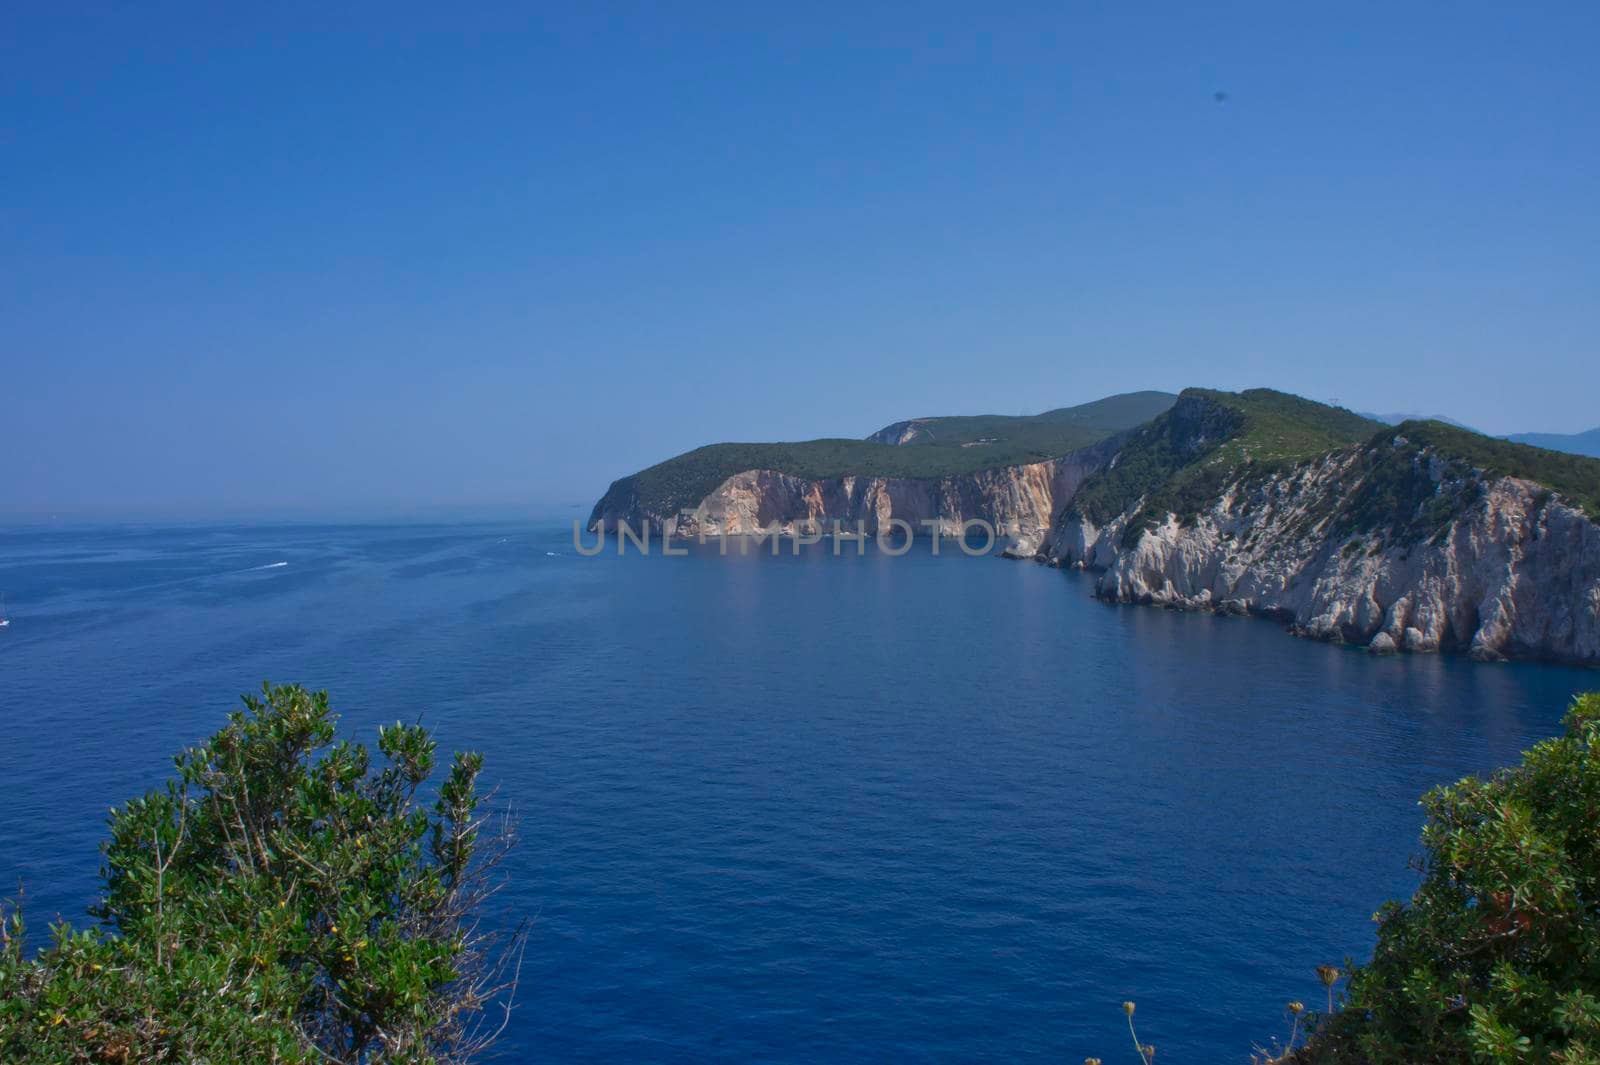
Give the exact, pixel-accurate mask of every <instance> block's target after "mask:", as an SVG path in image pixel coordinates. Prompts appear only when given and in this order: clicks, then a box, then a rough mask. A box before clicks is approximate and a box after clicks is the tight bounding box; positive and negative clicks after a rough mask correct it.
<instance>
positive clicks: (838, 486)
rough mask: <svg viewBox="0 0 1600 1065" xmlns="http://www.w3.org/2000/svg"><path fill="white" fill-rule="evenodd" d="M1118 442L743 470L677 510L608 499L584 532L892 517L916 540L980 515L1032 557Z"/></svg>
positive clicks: (731, 529) (785, 527)
mask: <svg viewBox="0 0 1600 1065" xmlns="http://www.w3.org/2000/svg"><path fill="white" fill-rule="evenodd" d="M1118 443H1119V440H1118V439H1117V438H1112V439H1109V440H1105V441H1102V442H1101V443H1099V444H1095V445H1093V446H1090V447H1087V448H1083V449H1081V450H1079V451H1074V452H1072V453H1071V454H1069V455H1067V456H1065V457H1063V458H1059V459H1052V460H1050V461H1048V462H1035V463H1029V464H1027V465H1021V466H1004V467H999V468H996V469H990V470H979V471H977V472H976V473H969V474H957V475H952V476H948V477H939V478H928V479H914V478H895V477H855V476H845V477H834V478H828V479H824V480H812V479H807V478H802V477H796V476H793V475H790V474H786V473H780V472H777V471H775V470H746V471H744V472H742V473H737V474H735V475H733V476H732V477H729V478H728V479H727V480H725V481H723V482H722V483H721V484H720V485H718V486H717V488H716V489H715V491H713V492H712V493H711V494H710V495H708V496H706V498H705V499H703V500H701V501H700V503H699V505H697V506H695V507H693V508H692V509H690V508H685V509H684V510H681V511H679V512H678V513H676V514H658V513H652V512H650V511H649V509H648V508H645V507H642V506H641V505H640V504H639V502H638V499H637V497H636V496H634V495H632V494H631V493H621V494H616V495H613V494H612V493H608V494H607V496H606V498H604V499H602V500H601V501H600V503H599V504H598V505H597V506H596V507H595V510H594V512H593V513H592V514H591V515H590V518H589V528H590V530H591V531H592V530H595V529H598V528H604V529H607V530H614V529H615V528H616V527H617V526H618V525H619V524H624V523H625V524H627V525H628V526H630V527H631V528H634V529H639V528H641V527H644V526H648V527H649V528H650V529H651V530H652V531H653V532H654V533H656V534H658V535H659V534H663V533H664V534H666V535H670V536H676V537H679V538H683V539H691V538H694V537H698V536H737V535H744V534H749V533H754V532H757V531H768V532H770V531H771V530H772V527H773V526H774V525H776V526H777V527H778V529H779V531H781V532H783V533H784V534H787V535H794V534H797V533H801V532H804V531H807V530H808V529H821V530H824V531H827V530H831V529H832V527H833V523H834V522H835V521H837V522H838V523H839V525H840V527H841V528H842V529H844V530H845V531H849V532H854V531H855V530H856V528H857V523H858V522H859V523H860V527H861V528H863V529H864V530H865V532H866V533H867V534H868V535H875V534H876V533H878V532H879V531H880V530H882V531H884V532H888V531H889V529H890V521H891V519H896V520H899V521H904V522H907V523H909V524H910V525H911V527H912V529H913V530H914V531H915V533H916V534H917V535H919V536H925V535H928V534H929V533H930V531H931V530H932V528H933V527H934V526H929V525H926V524H924V523H926V522H933V523H936V527H937V529H938V531H939V533H940V534H941V535H946V536H956V535H959V534H960V532H961V527H962V523H963V522H966V521H969V520H973V519H977V520H981V521H986V522H988V523H989V524H990V525H992V526H993V527H994V528H995V530H996V532H997V534H998V535H999V541H998V543H999V546H1001V547H1002V548H1005V549H1006V550H1008V551H1011V552H1012V553H1015V554H1019V555H1024V556H1032V555H1034V554H1035V553H1036V552H1038V551H1039V550H1040V548H1041V547H1042V546H1043V545H1044V542H1045V540H1046V538H1047V537H1048V536H1049V534H1050V530H1051V529H1052V528H1053V527H1054V524H1055V520H1056V518H1057V516H1058V515H1059V514H1060V512H1061V509H1062V507H1064V506H1065V505H1066V504H1067V503H1068V502H1069V501H1070V500H1071V499H1072V497H1073V495H1074V494H1075V493H1076V492H1077V490H1078V486H1079V485H1080V484H1082V483H1083V480H1084V478H1086V477H1088V476H1089V475H1090V474H1092V473H1094V472H1095V471H1096V470H1099V469H1100V468H1101V467H1103V466H1104V465H1105V464H1106V462H1107V461H1109V460H1110V458H1111V456H1112V455H1114V454H1115V453H1116V448H1117V445H1118ZM976 535H977V534H976V533H974V536H976Z"/></svg>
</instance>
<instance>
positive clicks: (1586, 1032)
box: [1293, 694, 1600, 1065]
mask: <svg viewBox="0 0 1600 1065" xmlns="http://www.w3.org/2000/svg"><path fill="white" fill-rule="evenodd" d="M1565 725H1566V731H1565V734H1564V735H1562V736H1560V737H1557V738H1555V739H1551V740H1546V741H1544V742H1542V743H1540V744H1538V745H1536V746H1535V747H1534V748H1533V749H1532V750H1530V751H1528V752H1527V753H1526V754H1525V755H1524V756H1523V761H1522V764H1521V765H1519V766H1517V767H1515V768H1512V769H1507V770H1504V771H1502V772H1500V773H1497V774H1496V775H1495V776H1493V777H1492V778H1491V779H1489V780H1479V779H1476V778H1471V777H1469V778H1467V779H1466V780H1463V781H1461V782H1460V783H1457V784H1454V785H1452V786H1450V787H1445V788H1439V789H1436V790H1434V791H1432V792H1430V793H1429V794H1428V795H1427V796H1425V797H1424V799H1423V806H1424V808H1425V809H1426V811H1427V824H1426V827H1424V829H1423V832H1422V846H1423V851H1424V857H1423V859H1422V864H1421V872H1422V885H1421V887H1420V888H1419V889H1418V890H1417V893H1416V894H1415V895H1414V896H1413V897H1412V899H1411V901H1410V902H1409V903H1407V904H1401V903H1390V904H1388V905H1386V906H1385V907H1384V908H1383V909H1382V910H1380V911H1379V912H1378V914H1377V915H1376V917H1377V921H1378V943H1377V947H1376V949H1375V951H1374V954H1373V958H1372V962H1371V963H1370V964H1368V965H1365V966H1359V967H1356V968H1355V969H1354V970H1353V971H1352V972H1351V974H1350V978H1349V982H1348V985H1347V988H1346V994H1345V1003H1344V1008H1343V1009H1342V1010H1341V1011H1340V1012H1338V1013H1336V1014H1334V1015H1332V1016H1330V1017H1326V1018H1324V1019H1323V1020H1322V1022H1321V1023H1320V1024H1319V1025H1318V1028H1317V1032H1316V1035H1315V1036H1314V1038H1313V1039H1312V1041H1311V1043H1310V1045H1309V1046H1308V1047H1306V1048H1304V1049H1303V1050H1301V1052H1300V1053H1299V1054H1298V1055H1296V1056H1295V1057H1294V1059H1293V1060H1295V1061H1297V1062H1316V1063H1324V1062H1362V1063H1372V1065H1423V1063H1427V1065H1432V1063H1456V1062H1461V1063H1468V1062H1529V1063H1560V1065H1577V1063H1600V694H1592V695H1586V696H1583V697H1582V698H1580V699H1578V700H1577V701H1576V702H1575V703H1574V704H1573V706H1572V709H1571V710H1570V711H1569V713H1568V714H1567V717H1566V722H1565Z"/></svg>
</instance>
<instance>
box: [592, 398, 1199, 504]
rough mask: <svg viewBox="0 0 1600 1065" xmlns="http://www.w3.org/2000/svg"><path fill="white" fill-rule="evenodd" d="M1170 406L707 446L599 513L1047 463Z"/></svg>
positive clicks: (643, 474)
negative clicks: (780, 486) (765, 475)
mask: <svg viewBox="0 0 1600 1065" xmlns="http://www.w3.org/2000/svg"><path fill="white" fill-rule="evenodd" d="M1163 397H1165V398H1164V399H1163ZM1170 401H1171V397H1170V396H1167V395H1166V393H1161V392H1138V393H1130V394H1128V395H1126V396H1111V397H1108V398H1106V399H1103V400H1097V401H1096V402H1094V403H1087V404H1084V405H1083V406H1081V407H1063V408H1061V409H1059V410H1054V411H1048V412H1046V413H1045V414H1040V415H1035V416H1033V417H1015V418H1013V417H1005V416H1002V415H981V416H973V417H952V418H939V419H923V420H921V421H920V422H919V424H922V423H931V424H934V425H936V426H937V427H938V434H937V438H936V439H928V440H923V439H919V440H917V441H916V442H915V443H916V446H903V447H902V446H896V445H894V444H889V443H884V442H882V441H880V440H876V439H867V440H844V439H828V440H805V441H798V442H794V443H770V444H710V445H707V446H706V447H701V448H696V449H695V450H693V451H689V452H686V453H685V454H682V455H678V456H677V457H675V458H671V459H668V460H667V461H665V462H661V463H658V464H656V465H654V466H651V467H650V468H649V469H645V470H641V471H640V472H638V473H636V474H633V475H632V476H631V477H624V478H622V479H621V480H618V481H616V482H614V483H613V484H612V485H611V488H610V490H609V491H607V493H606V495H605V498H603V499H602V500H601V501H600V503H599V504H598V505H597V506H596V508H595V509H596V512H599V511H601V510H603V509H605V508H606V507H608V506H611V507H614V508H615V509H616V510H624V509H628V507H627V505H626V504H627V502H628V500H630V499H632V500H633V501H634V503H635V504H636V505H637V506H639V507H640V508H642V509H644V510H645V511H648V512H650V513H654V514H661V515H666V514H672V513H675V512H677V511H678V510H680V509H682V508H684V507H693V506H696V505H698V504H699V502H700V501H701V500H702V499H704V498H705V497H706V496H708V495H710V494H711V493H712V492H713V491H715V490H716V487H717V486H718V485H719V484H721V483H722V482H723V481H725V480H727V479H728V478H729V477H732V476H733V475H734V474H736V473H742V472H744V471H745V470H777V471H779V472H781V473H787V474H791V475H793V476H795V477H803V478H806V479H808V480H827V479H831V478H835V477H844V476H852V475H853V476H858V477H896V478H907V479H913V480H931V479H936V478H939V477H948V476H952V475H957V474H964V473H976V472H977V471H979V470H987V469H995V468H999V467H1003V466H1017V465H1023V464H1025V463H1030V462H1044V461H1047V460H1049V459H1056V458H1060V457H1061V456H1063V455H1066V454H1068V453H1070V452H1073V451H1076V450H1078V449H1079V448H1083V447H1088V446H1089V445H1090V444H1093V443H1096V442H1097V441H1100V440H1103V439H1105V438H1106V437H1108V436H1110V435H1112V434H1113V433H1115V432H1117V431H1119V430H1122V429H1127V428H1131V427H1132V426H1134V425H1137V424H1139V422H1141V421H1143V420H1144V417H1145V416H1146V415H1145V412H1146V411H1148V410H1150V409H1152V408H1158V409H1165V406H1167V405H1170ZM898 424H902V425H904V424H909V423H898ZM890 428H894V427H892V426H891V427H890ZM887 431H888V430H887V429H886V430H880V434H881V433H883V432H887ZM880 434H874V435H875V436H877V435H880Z"/></svg>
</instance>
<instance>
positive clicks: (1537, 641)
mask: <svg viewBox="0 0 1600 1065" xmlns="http://www.w3.org/2000/svg"><path fill="white" fill-rule="evenodd" d="M1389 446H1391V447H1393V448H1396V449H1397V450H1400V451H1401V457H1408V458H1409V459H1410V461H1412V462H1413V463H1414V464H1415V465H1416V467H1417V471H1418V474H1419V477H1427V478H1429V479H1431V480H1432V481H1433V482H1434V483H1435V484H1437V485H1439V486H1440V487H1441V488H1447V487H1448V486H1449V478H1450V476H1451V470H1450V468H1449V466H1448V464H1447V463H1444V462H1441V461H1440V460H1439V459H1438V458H1437V457H1434V456H1430V455H1429V454H1427V453H1426V452H1425V451H1424V452H1416V453H1414V454H1410V455H1406V454H1405V451H1404V449H1407V448H1409V447H1410V445H1409V444H1408V443H1407V442H1406V441H1404V440H1403V439H1401V438H1397V439H1396V440H1395V441H1394V442H1392V443H1391V444H1390V445H1389ZM1371 468H1372V455H1371V453H1370V452H1368V453H1363V451H1362V449H1359V448H1354V449H1348V450H1346V451H1341V452H1334V453H1332V454H1330V455H1328V456H1325V457H1323V458H1322V459H1320V460H1316V461H1313V462H1309V463H1306V464H1305V465H1303V466H1301V467H1299V468H1296V469H1294V470H1291V471H1288V472H1286V473H1283V474H1279V475H1275V476H1272V477H1269V478H1267V479H1265V480H1261V479H1259V478H1257V479H1252V478H1248V477H1239V478H1237V479H1235V480H1234V481H1233V482H1232V483H1230V484H1228V485H1227V486H1226V487H1225V488H1224V489H1223V491H1222V492H1221V493H1220V494H1218V496H1217V497H1216V498H1215V499H1214V500H1213V501H1212V502H1211V503H1210V505H1209V506H1207V507H1206V508H1205V509H1204V510H1203V511H1202V512H1201V513H1199V514H1198V515H1192V516H1190V517H1189V519H1188V520H1179V519H1178V518H1177V517H1176V516H1173V515H1168V516H1167V517H1166V519H1165V520H1164V521H1161V522H1160V523H1159V524H1158V525H1157V526H1156V527H1155V528H1147V529H1143V530H1141V531H1139V532H1138V533H1137V534H1136V535H1133V536H1130V535H1129V534H1128V525H1129V523H1130V522H1131V521H1133V520H1134V519H1135V517H1136V515H1137V509H1138V508H1136V507H1130V508H1129V509H1128V510H1127V511H1126V512H1124V513H1122V514H1119V515H1118V516H1116V517H1115V518H1113V519H1111V520H1110V521H1108V522H1106V523H1105V524H1104V525H1103V526H1096V525H1095V524H1094V523H1092V522H1091V521H1089V520H1088V519H1087V518H1086V517H1085V516H1084V515H1083V514H1081V513H1078V512H1077V511H1075V510H1074V511H1073V512H1071V513H1066V514H1064V515H1063V517H1062V520H1061V521H1060V522H1059V523H1058V525H1057V528H1056V529H1055V531H1054V533H1053V534H1052V536H1051V537H1050V539H1049V541H1048V543H1047V544H1046V545H1045V547H1044V549H1043V550H1042V551H1041V554H1040V557H1041V558H1043V559H1044V560H1046V561H1049V562H1052V563H1054V564H1056V565H1068V566H1079V567H1083V568H1087V569H1090V570H1095V571H1099V573H1100V575H1099V577H1098V579H1097V581H1096V585H1095V589H1096V592H1095V594H1096V595H1098V596H1100V597H1101V598H1104V599H1108V600H1112V601H1117V602H1128V603H1155V604H1161V605H1166V606H1171V607H1179V608H1190V609H1212V610H1218V611H1224V612H1230V613H1254V614H1264V615H1268V616H1271V617H1276V618H1279V619H1281V620H1283V621H1286V622H1288V623H1289V625H1290V627H1291V628H1292V629H1293V631H1295V632H1297V633H1299V634H1301V635H1305V636H1310V637H1314V638H1319V639H1328V640H1340V641H1347V642H1359V643H1364V644H1366V645H1367V646H1368V647H1369V649H1371V650H1372V651H1374V652H1377V653H1388V652H1392V651H1396V650H1404V651H1436V650H1462V651H1467V652H1469V653H1471V654H1472V655H1473V656H1474V657H1477V658H1481V659H1499V658H1541V659H1552V660H1558V661H1567V662H1576V663H1582V664H1590V665H1600V527H1597V526H1596V525H1595V523H1594V522H1592V521H1590V520H1589V519H1588V518H1587V517H1586V516H1585V515H1584V514H1583V512H1582V511H1580V510H1577V509H1575V508H1573V507H1570V506H1566V505H1564V504H1563V503H1561V502H1560V501H1559V500H1558V499H1556V498H1554V497H1552V494H1551V493H1550V492H1549V491H1548V490H1546V489H1544V488H1543V487H1542V486H1540V485H1538V484H1535V483H1533V482H1531V481H1526V480H1520V479H1517V478H1512V477H1500V478H1496V479H1492V480H1485V481H1483V482H1482V483H1481V485H1475V486H1474V489H1475V492H1474V498H1472V501H1471V502H1469V503H1468V504H1467V505H1465V507H1464V508H1463V509H1461V510H1460V511H1459V512H1458V513H1455V514H1454V516H1453V517H1450V518H1449V519H1448V520H1447V521H1445V522H1444V523H1443V524H1442V525H1441V526H1440V527H1439V528H1438V530H1437V531H1436V532H1434V533H1433V534H1432V535H1430V536H1428V537H1426V538H1424V539H1415V538H1413V537H1408V536H1402V535H1397V534H1395V533H1394V532H1393V531H1392V530H1389V529H1385V530H1381V531H1369V532H1365V533H1360V532H1340V531H1338V530H1339V519H1338V515H1339V513H1340V509H1339V508H1340V507H1341V505H1343V504H1344V503H1345V502H1346V501H1347V500H1349V499H1350V498H1351V497H1352V490H1353V488H1354V487H1355V486H1358V485H1359V484H1360V483H1361V480H1362V478H1363V477H1364V476H1366V475H1367V474H1368V473H1369V472H1370V469H1371Z"/></svg>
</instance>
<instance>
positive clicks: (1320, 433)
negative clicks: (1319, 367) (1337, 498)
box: [1073, 388, 1379, 544]
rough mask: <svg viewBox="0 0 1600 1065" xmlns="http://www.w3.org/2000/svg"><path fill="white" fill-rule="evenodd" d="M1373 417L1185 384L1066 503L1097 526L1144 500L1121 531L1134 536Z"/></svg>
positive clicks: (1268, 393)
mask: <svg viewBox="0 0 1600 1065" xmlns="http://www.w3.org/2000/svg"><path fill="white" fill-rule="evenodd" d="M1378 427H1379V426H1378V423H1377V422H1373V421H1371V420H1369V419H1367V418H1363V417H1361V416H1360V415H1359V414H1352V413H1351V412H1350V411H1347V410H1344V409H1343V408H1340V407H1330V406H1327V405H1326V404H1323V403H1316V402H1313V401H1312V400H1309V399H1303V398H1301V397H1300V396H1294V395H1290V394H1288V393H1286V392H1275V391H1273V390H1272V389H1269V388H1253V389H1248V390H1246V391H1244V392H1239V393H1233V392H1218V391H1214V390H1212V389H1207V388H1189V389H1185V390H1184V391H1183V393H1182V395H1181V396H1179V399H1178V403H1177V405H1176V406H1174V407H1173V408H1172V410H1170V411H1168V412H1167V413H1166V414H1163V415H1162V416H1161V417H1159V418H1157V419H1156V420H1155V421H1153V422H1151V423H1150V424H1149V425H1147V426H1145V427H1144V428H1142V429H1140V430H1139V431H1138V432H1137V433H1136V434H1134V436H1133V437H1132V438H1131V439H1130V440H1129V441H1128V443H1127V445H1126V446H1124V447H1123V449H1122V451H1121V452H1120V453H1119V454H1118V455H1117V459H1116V462H1115V463H1114V464H1113V465H1112V466H1111V467H1110V468H1109V469H1107V470H1103V471H1102V472H1100V473H1098V474H1095V475H1094V476H1093V477H1091V478H1089V479H1088V480H1087V481H1085V482H1084V485H1083V487H1082V488H1081V489H1079V491H1078V494H1077V496H1076V497H1075V498H1074V500H1073V510H1074V511H1075V512H1077V513H1079V514H1082V515H1083V516H1084V517H1086V518H1087V519H1088V520H1090V521H1091V522H1094V523H1095V524H1097V525H1103V524H1105V523H1106V522H1108V521H1110V520H1111V519H1113V518H1115V517H1116V516H1117V515H1119V514H1122V513H1125V512H1126V511H1128V510H1130V509H1132V508H1133V507H1135V506H1138V505H1139V503H1140V500H1143V501H1144V502H1143V505H1142V506H1140V508H1139V512H1138V514H1137V515H1135V517H1134V519H1133V520H1132V521H1130V522H1129V523H1128V528H1127V529H1126V530H1125V532H1124V540H1125V542H1126V543H1130V544H1131V543H1133V542H1135V541H1137V539H1138V537H1139V535H1140V534H1141V533H1142V532H1143V531H1144V530H1145V529H1146V528H1147V527H1149V526H1150V525H1151V524H1153V523H1155V522H1159V521H1161V520H1162V519H1163V518H1164V517H1165V516H1166V515H1167V514H1177V515H1178V516H1179V517H1180V519H1183V520H1190V519H1192V518H1193V517H1195V516H1196V515H1197V514H1199V513H1200V511H1202V510H1204V509H1205V508H1206V507H1208V506H1209V505H1211V503H1212V502H1214V501H1215V500H1216V498H1217V496H1218V495H1219V494H1220V492H1221V491H1222V489H1223V488H1224V487H1225V486H1226V485H1228V484H1229V483H1231V482H1233V481H1235V480H1237V479H1238V477H1239V475H1240V473H1241V472H1243V471H1245V470H1246V469H1248V470H1249V471H1250V472H1251V473H1253V474H1259V475H1261V476H1266V475H1268V474H1270V473H1272V472H1275V471H1278V470H1282V469H1286V468H1288V467H1290V466H1293V465H1295V464H1296V463H1299V462H1303V461H1305V460H1306V459H1309V458H1314V457H1316V456H1317V455H1321V454H1325V453H1327V452H1329V451H1332V450H1334V449H1336V448H1340V447H1344V446H1347V445H1349V444H1352V443H1355V442H1356V441H1359V440H1362V439H1365V438H1366V437H1368V436H1370V435H1371V433H1372V431H1373V430H1374V429H1375V428H1378Z"/></svg>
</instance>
